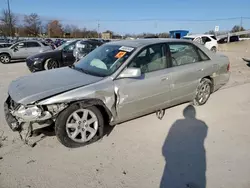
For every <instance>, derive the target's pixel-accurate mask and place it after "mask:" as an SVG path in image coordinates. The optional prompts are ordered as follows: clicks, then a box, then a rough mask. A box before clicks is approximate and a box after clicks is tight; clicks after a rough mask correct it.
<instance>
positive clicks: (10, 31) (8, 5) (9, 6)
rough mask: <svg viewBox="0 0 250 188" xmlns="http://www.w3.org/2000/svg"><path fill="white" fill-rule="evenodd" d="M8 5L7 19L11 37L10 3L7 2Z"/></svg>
mask: <svg viewBox="0 0 250 188" xmlns="http://www.w3.org/2000/svg"><path fill="white" fill-rule="evenodd" d="M7 3H8V17H9V32H10V36H12V20H11V13H10V1H9V0H7Z"/></svg>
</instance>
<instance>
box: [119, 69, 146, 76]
mask: <svg viewBox="0 0 250 188" xmlns="http://www.w3.org/2000/svg"><path fill="white" fill-rule="evenodd" d="M140 76H141V69H139V68H127V69H125V70H124V71H123V72H122V73H121V74H120V75H119V76H118V78H138V77H140Z"/></svg>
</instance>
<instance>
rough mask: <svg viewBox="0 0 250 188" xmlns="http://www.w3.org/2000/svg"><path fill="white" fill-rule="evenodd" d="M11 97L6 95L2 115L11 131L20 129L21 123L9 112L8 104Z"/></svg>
mask: <svg viewBox="0 0 250 188" xmlns="http://www.w3.org/2000/svg"><path fill="white" fill-rule="evenodd" d="M11 100H12V99H11V98H10V97H8V98H7V100H6V101H5V102H4V115H5V120H6V122H7V124H8V125H9V127H10V128H11V129H12V130H13V131H19V130H20V129H21V124H20V123H19V122H18V121H17V119H16V118H15V117H14V116H13V115H12V114H11V113H10V104H11Z"/></svg>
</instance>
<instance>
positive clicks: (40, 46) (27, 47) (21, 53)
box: [0, 40, 51, 63]
mask: <svg viewBox="0 0 250 188" xmlns="http://www.w3.org/2000/svg"><path fill="white" fill-rule="evenodd" d="M49 50H51V47H50V46H48V45H47V44H45V43H43V42H40V41H35V40H34V41H33V40H30V41H21V42H17V43H15V44H13V45H11V46H10V47H8V48H0V62H1V63H9V62H10V61H11V60H13V59H25V58H27V57H29V56H32V55H35V54H38V53H41V52H45V51H49Z"/></svg>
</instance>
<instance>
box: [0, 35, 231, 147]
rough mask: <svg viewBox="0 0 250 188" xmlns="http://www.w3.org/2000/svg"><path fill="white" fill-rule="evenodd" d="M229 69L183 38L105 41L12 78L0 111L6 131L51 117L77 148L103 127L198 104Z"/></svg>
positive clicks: (94, 137)
mask: <svg viewBox="0 0 250 188" xmlns="http://www.w3.org/2000/svg"><path fill="white" fill-rule="evenodd" d="M229 76H230V72H229V59H228V57H226V56H224V55H220V54H216V53H213V52H211V51H209V50H208V49H206V48H205V47H204V46H203V45H200V44H198V43H193V42H191V41H188V40H181V39H139V40H128V41H126V40H123V41H117V42H110V43H106V44H103V45H102V46H100V47H98V48H96V49H95V50H93V51H92V52H90V53H89V54H88V55H87V56H85V57H84V58H83V59H81V60H80V61H79V62H78V63H76V64H74V65H73V66H70V67H63V68H60V69H54V70H49V71H42V72H38V73H35V74H30V75H28V76H24V77H21V78H18V79H17V80H15V81H13V82H12V83H11V84H10V85H9V89H8V94H9V96H8V98H7V100H6V102H5V104H4V111H5V117H6V120H7V122H8V125H9V126H10V128H11V129H12V130H13V131H18V130H22V127H23V125H24V122H30V125H31V126H32V124H34V123H36V125H37V124H38V125H40V126H44V125H50V124H53V122H55V134H56V136H57V138H58V139H59V141H60V142H61V143H62V144H63V145H64V146H66V147H79V146H84V145H86V144H89V143H92V142H95V141H97V140H98V139H99V138H101V137H102V136H103V134H104V126H107V125H115V124H117V123H121V122H124V121H127V120H130V119H133V118H136V117H139V116H142V115H145V114H148V113H152V112H156V111H158V110H162V109H166V108H169V107H171V106H175V105H178V104H181V103H184V102H188V101H193V104H194V105H203V104H205V103H206V102H207V100H208V99H209V96H210V94H211V93H213V92H215V91H216V90H218V89H219V88H220V87H222V86H223V85H224V84H226V83H227V82H228V80H229ZM26 125H27V124H26ZM31 130H32V129H31Z"/></svg>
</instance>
